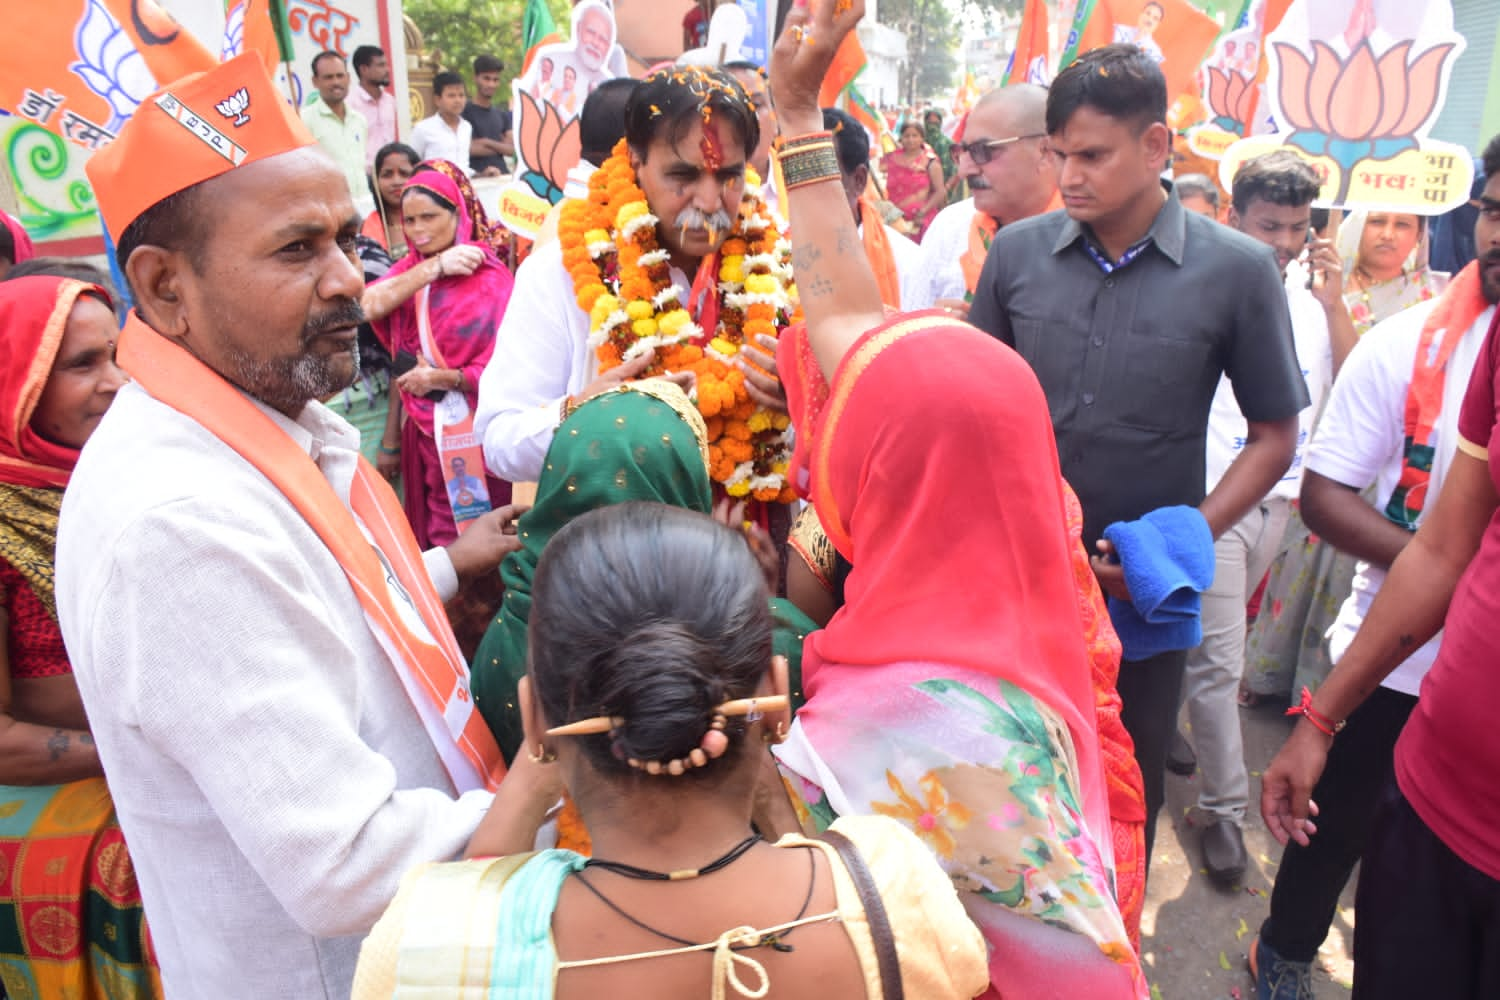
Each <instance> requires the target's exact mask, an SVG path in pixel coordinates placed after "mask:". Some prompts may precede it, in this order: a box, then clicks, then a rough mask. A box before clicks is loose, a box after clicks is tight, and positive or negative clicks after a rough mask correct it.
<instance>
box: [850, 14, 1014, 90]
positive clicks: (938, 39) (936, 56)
mask: <svg viewBox="0 0 1500 1000" xmlns="http://www.w3.org/2000/svg"><path fill="white" fill-rule="evenodd" d="M975 2H978V0H975ZM985 2H989V3H1001V2H1007V0H985ZM954 14H955V10H954V9H953V7H952V6H950V0H882V2H881V4H880V7H879V15H880V20H881V23H883V24H887V25H889V26H890V27H892V28H895V29H896V30H897V31H900V32H903V33H904V34H905V35H906V103H907V104H912V103H914V102H916V101H917V100H918V99H919V98H928V97H935V96H936V95H938V94H940V93H942V92H943V91H945V90H948V89H949V88H950V87H952V86H953V77H954V73H955V71H956V70H957V69H958V60H957V59H956V58H955V57H954V50H955V49H957V48H958V45H959V43H960V41H961V36H960V32H959V28H958V23H957V20H956V18H955V16H954Z"/></svg>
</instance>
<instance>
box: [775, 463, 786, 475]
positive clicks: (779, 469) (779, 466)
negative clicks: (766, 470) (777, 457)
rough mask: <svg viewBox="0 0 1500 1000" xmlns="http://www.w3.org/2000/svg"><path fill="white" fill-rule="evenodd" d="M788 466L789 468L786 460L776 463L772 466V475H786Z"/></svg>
mask: <svg viewBox="0 0 1500 1000" xmlns="http://www.w3.org/2000/svg"><path fill="white" fill-rule="evenodd" d="M787 468H788V466H787V463H785V462H777V463H776V464H775V465H773V466H771V475H773V476H784V475H786V470H787Z"/></svg>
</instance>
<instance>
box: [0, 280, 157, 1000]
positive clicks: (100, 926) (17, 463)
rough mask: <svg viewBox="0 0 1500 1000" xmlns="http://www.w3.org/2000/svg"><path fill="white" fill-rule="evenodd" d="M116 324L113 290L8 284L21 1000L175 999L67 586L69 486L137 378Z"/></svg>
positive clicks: (9, 647) (1, 829)
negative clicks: (157, 947) (120, 395)
mask: <svg viewBox="0 0 1500 1000" xmlns="http://www.w3.org/2000/svg"><path fill="white" fill-rule="evenodd" d="M116 330H117V327H116V324H115V317H114V312H113V306H112V304H111V303H110V299H109V295H108V294H107V293H106V292H105V291H104V289H103V288H101V287H100V286H98V285H92V284H87V283H85V282H82V281H74V280H71V279H65V278H56V277H43V276H34V277H26V278H18V279H15V280H12V281H7V282H4V283H0V409H3V414H0V415H3V421H0V423H3V426H0V622H3V628H4V632H5V643H4V646H3V647H0V666H3V669H0V782H5V784H0V982H3V983H4V985H5V991H8V992H9V994H10V996H12V997H76V998H79V1000H96V998H97V1000H103V998H105V997H109V998H112V1000H115V998H144V997H154V996H159V995H160V993H161V988H160V984H159V982H158V977H157V971H156V968H155V964H154V962H153V961H152V960H151V959H150V957H149V954H148V946H147V941H146V933H145V924H144V921H143V919H142V911H141V897H140V892H139V890H138V889H137V888H136V882H135V872H134V870H133V869H132V867H131V864H130V856H129V854H128V853H127V852H126V849H125V842H124V839H123V837H122V836H121V833H120V827H119V824H118V823H117V822H116V820H115V811H114V805H113V803H112V802H111V801H110V797H109V790H108V789H107V788H106V787H105V783H104V772H103V770H102V768H101V767H100V764H99V757H98V754H97V753H95V751H94V746H93V741H92V739H91V738H90V737H89V732H88V719H87V718H86V717H85V715H84V711H83V702H82V700H81V699H80V698H79V695H78V686H77V684H76V683H75V682H74V681H73V676H72V669H71V667H70V666H69V664H68V658H67V653H66V652H65V650H64V649H63V641H62V632H61V631H60V629H59V628H58V624H57V605H56V602H55V599H54V595H53V589H52V568H53V567H52V564H53V552H54V548H55V545H56V541H57V513H58V509H59V507H60V505H61V503H62V495H63V488H64V487H66V486H67V484H68V478H69V476H70V474H71V473H72V470H73V465H74V463H75V462H76V461H77V459H78V450H79V448H81V447H82V446H83V443H84V441H85V440H87V438H88V436H89V435H90V434H91V433H92V432H93V430H94V427H95V426H97V425H98V422H99V418H100V417H102V416H103V414H104V411H105V410H106V409H107V408H108V407H109V404H110V402H111V401H112V400H113V399H114V394H115V391H116V390H117V389H118V388H119V387H120V386H121V385H122V384H124V382H125V375H124V373H123V372H121V371H120V369H119V368H117V367H115V363H114V340H115V334H116Z"/></svg>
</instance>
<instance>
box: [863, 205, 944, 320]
mask: <svg viewBox="0 0 1500 1000" xmlns="http://www.w3.org/2000/svg"><path fill="white" fill-rule="evenodd" d="M880 225H881V226H882V228H884V229H885V238H886V239H887V240H889V241H890V244H891V258H892V259H893V260H894V261H895V263H896V279H897V282H898V283H899V284H900V286H901V311H902V312H915V311H916V310H918V309H925V308H927V307H926V306H919V305H914V304H913V303H914V302H915V301H916V295H917V288H916V279H917V270H918V268H919V267H920V265H921V257H922V248H921V247H920V246H919V245H918V244H917V243H915V242H914V241H913V240H912V238H911V237H910V236H907V235H906V234H904V233H902V232H900V231H898V230H895V229H892V228H891V227H890V226H887V225H886V224H885V223H883V222H882V223H881V224H880ZM857 228H858V230H859V234H860V236H861V237H863V236H864V234H865V227H864V223H860V225H859V226H858V227H857Z"/></svg>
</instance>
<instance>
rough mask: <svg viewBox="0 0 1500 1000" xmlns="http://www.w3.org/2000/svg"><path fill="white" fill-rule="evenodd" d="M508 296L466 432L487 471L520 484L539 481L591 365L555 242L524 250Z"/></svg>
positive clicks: (678, 279)
mask: <svg viewBox="0 0 1500 1000" xmlns="http://www.w3.org/2000/svg"><path fill="white" fill-rule="evenodd" d="M671 278H672V284H673V285H674V286H675V287H676V288H677V295H678V301H679V302H684V303H685V302H687V301H688V293H689V291H690V289H691V287H692V285H691V283H690V282H689V281H688V279H687V276H686V275H685V274H683V273H682V271H680V270H679V269H677V268H675V267H674V268H672V269H671ZM516 291H517V294H515V295H512V296H511V299H510V305H508V306H507V307H506V309H505V318H504V319H502V320H501V321H500V332H499V334H498V335H497V336H496V338H495V353H494V354H493V355H491V356H490V363H489V364H488V365H486V366H485V368H484V374H483V375H482V376H480V378H479V407H478V409H477V410H476V411H475V413H474V431H475V433H476V434H478V435H479V437H480V439H481V440H482V441H483V442H484V461H485V465H486V466H488V467H489V470H490V472H491V473H493V474H494V475H496V476H498V477H499V478H501V479H505V480H508V481H510V482H513V483H528V482H535V481H536V478H537V477H538V476H539V475H541V472H542V461H543V459H544V458H545V457H546V455H547V448H548V447H549V446H550V445H551V444H552V433H553V432H554V431H555V430H557V425H558V424H559V423H560V422H561V418H562V401H563V398H564V397H566V396H569V395H572V394H574V393H576V392H579V391H580V390H582V389H583V387H584V386H586V385H588V384H589V383H590V382H592V381H593V379H594V376H595V375H596V374H597V373H598V370H599V361H598V358H597V357H596V356H595V354H594V349H593V348H591V347H590V346H589V342H588V341H589V317H588V315H587V314H586V313H585V312H584V311H583V309H582V308H580V307H579V305H578V299H577V296H576V295H575V293H574V291H573V278H572V276H571V275H569V274H568V272H567V270H566V269H565V268H564V267H563V262H562V244H561V243H559V242H557V241H556V240H554V241H552V242H551V243H547V244H545V245H543V244H538V245H537V246H536V247H534V248H533V249H532V252H531V256H530V257H527V258H526V260H525V261H524V262H523V263H522V264H521V266H520V268H518V269H517V270H516Z"/></svg>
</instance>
